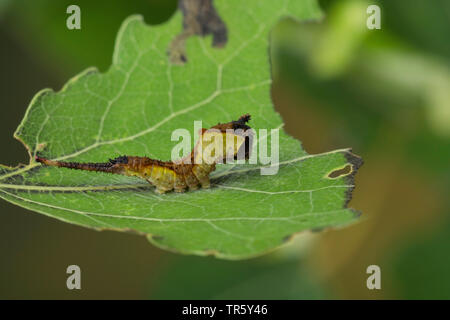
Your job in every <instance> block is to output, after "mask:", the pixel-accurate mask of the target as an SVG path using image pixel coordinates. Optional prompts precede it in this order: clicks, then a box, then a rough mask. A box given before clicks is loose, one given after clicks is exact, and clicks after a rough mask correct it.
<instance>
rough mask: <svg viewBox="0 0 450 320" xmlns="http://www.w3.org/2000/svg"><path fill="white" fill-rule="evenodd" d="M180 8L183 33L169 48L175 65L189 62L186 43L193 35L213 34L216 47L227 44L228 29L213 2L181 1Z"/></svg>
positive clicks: (200, 0) (208, 0)
mask: <svg viewBox="0 0 450 320" xmlns="http://www.w3.org/2000/svg"><path fill="white" fill-rule="evenodd" d="M178 8H179V9H180V10H181V12H182V13H183V32H181V33H180V34H179V35H177V36H176V37H175V38H174V39H173V40H172V42H171V44H170V48H169V59H170V62H171V63H173V64H183V63H186V62H187V56H186V50H185V42H186V39H188V38H189V37H191V36H193V35H200V36H206V35H209V34H212V36H213V43H212V45H213V46H214V47H219V48H220V47H223V46H225V44H226V43H227V27H226V25H225V23H224V22H223V20H222V19H221V18H220V16H219V14H218V13H217V11H216V9H215V7H214V5H213V2H212V0H179V2H178Z"/></svg>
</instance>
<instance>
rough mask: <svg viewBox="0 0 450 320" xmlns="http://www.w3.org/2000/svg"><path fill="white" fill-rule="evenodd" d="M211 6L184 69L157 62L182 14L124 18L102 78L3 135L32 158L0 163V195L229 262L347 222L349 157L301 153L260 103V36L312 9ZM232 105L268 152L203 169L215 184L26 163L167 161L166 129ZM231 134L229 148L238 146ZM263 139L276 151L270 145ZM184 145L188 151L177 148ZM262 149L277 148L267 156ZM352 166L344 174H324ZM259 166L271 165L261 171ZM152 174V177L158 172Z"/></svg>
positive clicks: (263, 93) (264, 39) (309, 4)
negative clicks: (163, 18)
mask: <svg viewBox="0 0 450 320" xmlns="http://www.w3.org/2000/svg"><path fill="white" fill-rule="evenodd" d="M192 1H193V0H192ZM198 3H200V2H198ZM205 3H206V2H205ZM185 5H186V6H188V5H189V4H188V2H186V3H185ZM214 8H215V9H214V10H215V11H214V12H215V14H216V15H217V17H219V16H220V19H219V20H217V19H216V18H211V19H212V21H216V22H214V23H215V24H216V27H214V23H212V24H211V22H208V21H210V20H211V19H209V18H208V19H206V18H202V19H203V20H202V19H200V20H198V21H199V22H198V23H200V24H201V25H209V27H208V28H204V29H202V28H200V29H196V30H197V32H195V33H193V32H192V31H191V32H190V33H192V35H195V36H189V37H187V38H184V40H183V41H181V42H179V44H182V45H181V47H180V48H182V49H180V51H178V52H179V53H180V52H181V53H183V56H184V57H185V58H186V57H187V58H188V60H189V61H188V63H181V64H179V65H174V63H173V62H171V60H170V55H172V54H174V52H171V54H170V55H169V57H168V55H167V50H168V48H172V47H171V44H172V43H173V41H174V39H175V40H176V35H179V34H180V32H181V29H182V28H183V26H182V25H183V19H184V18H185V16H186V15H184V16H183V12H182V10H183V9H182V10H178V12H177V13H175V14H174V16H173V17H172V18H171V19H170V20H169V21H167V22H166V23H164V24H161V25H153V26H148V25H146V24H145V23H144V21H143V18H142V17H141V16H131V17H129V18H127V19H126V20H125V21H124V22H123V24H122V27H121V28H120V30H119V32H118V35H117V40H116V43H115V49H114V53H113V61H112V65H111V67H110V68H109V69H108V71H106V72H105V73H100V72H98V71H97V70H95V69H93V68H91V69H88V70H86V71H85V72H83V73H81V74H79V75H77V76H76V77H74V78H72V79H71V80H70V81H69V82H68V83H67V84H66V85H65V86H64V87H63V88H62V89H61V90H60V91H57V92H55V91H53V90H49V89H47V90H42V91H40V92H39V93H38V94H36V96H35V97H34V98H33V99H32V101H31V103H30V105H29V107H28V109H27V112H26V114H25V116H24V119H23V121H22V122H21V124H20V125H19V127H18V128H17V130H16V132H15V134H14V136H15V138H17V139H19V140H20V141H21V142H23V144H24V145H25V146H26V148H27V150H28V152H29V155H30V162H29V164H28V165H26V166H22V167H16V168H9V167H4V166H1V165H0V197H1V198H2V199H4V200H6V201H9V202H11V203H13V204H16V205H18V206H21V207H23V208H26V209H28V210H31V211H35V212H38V213H41V214H44V215H47V216H49V217H52V218H55V219H58V220H61V221H64V222H67V223H72V224H76V225H79V226H83V227H88V228H94V229H96V230H105V229H108V230H116V231H130V230H133V231H134V232H136V233H138V234H145V235H146V236H147V238H148V239H149V241H150V242H152V243H153V244H155V245H157V246H158V247H160V248H164V249H167V250H171V251H175V252H181V253H186V254H197V255H206V254H213V255H215V256H216V257H220V258H226V259H245V258H249V257H254V256H257V255H261V254H263V253H266V252H268V251H272V250H274V249H275V248H278V247H279V246H281V245H283V244H284V241H283V239H290V237H289V236H290V235H293V234H297V233H299V232H305V231H307V230H321V229H323V228H330V227H340V226H344V225H348V224H350V223H352V222H354V221H355V220H356V215H355V211H354V210H353V209H350V208H347V202H348V201H349V199H350V195H351V191H352V190H353V188H354V182H353V177H354V175H355V173H356V170H357V169H358V159H359V158H357V157H356V156H354V155H353V154H352V153H351V152H350V149H340V150H333V151H328V152H324V153H322V154H314V155H313V154H308V153H307V152H306V151H305V150H304V149H303V148H302V146H301V143H300V142H299V141H298V140H296V139H294V138H293V137H291V136H289V135H288V134H287V133H286V132H284V130H282V128H283V121H282V119H281V116H280V115H279V114H278V113H277V112H276V111H275V110H274V108H273V103H272V100H271V95H270V93H271V84H272V78H271V69H270V57H269V53H270V51H269V50H268V48H269V44H270V37H269V33H270V32H271V30H272V29H273V26H274V25H275V24H276V23H277V22H278V21H280V19H282V18H284V17H294V18H296V19H299V20H310V19H318V18H320V17H322V14H321V11H320V8H319V6H318V4H317V1H316V0H302V1H298V0H284V1H261V0H246V1H242V0H215V1H214ZM186 10H187V11H189V9H186ZM191 11H192V10H191ZM200 11H201V10H200ZM206 11H208V10H206ZM206 11H205V12H206ZM200 15H204V14H200ZM210 16H211V17H213V16H214V14H210ZM192 17H194V18H195V19H197V18H198V14H194V15H193V16H192ZM195 19H194V21H196V20H195ZM219 21H223V25H222V26H220V25H221V22H219ZM185 23H188V20H186V21H185ZM225 24H226V27H225ZM185 28H186V26H185ZM93 32H95V31H93ZM207 33H209V34H212V38H213V41H212V42H213V46H214V44H216V46H217V45H219V46H220V44H222V46H221V48H220V50H217V49H216V48H215V47H211V46H210V42H211V41H210V39H209V38H206V37H202V36H201V35H204V34H207ZM187 34H189V32H188V33H187ZM214 34H216V36H215V35H214ZM197 35H199V36H197ZM214 37H216V40H214ZM221 39H222V40H221ZM225 42H226V45H225ZM175 47H176V46H175ZM175 49H176V50H178V49H177V48H175ZM175 53H176V52H175ZM179 61H181V60H179ZM181 62H183V61H181ZM243 109H245V112H248V113H249V114H252V115H253V116H254V118H252V120H251V127H252V130H255V132H257V133H258V136H257V139H256V138H255V140H254V141H255V144H254V145H255V146H260V145H266V146H268V147H267V150H262V148H257V149H258V150H256V148H253V149H254V150H253V151H254V152H255V154H252V157H250V160H252V158H253V156H255V155H256V154H258V157H257V159H258V160H257V161H256V162H255V163H253V162H252V161H248V163H245V164H243V165H236V164H227V165H222V166H219V165H218V166H217V168H216V170H215V171H214V172H211V174H210V175H209V178H210V179H211V181H212V183H213V184H214V186H215V187H214V188H211V189H209V190H208V192H185V193H176V192H170V193H167V194H164V195H159V194H154V193H153V192H149V190H148V189H149V188H148V185H149V184H148V183H147V182H146V181H145V180H143V181H139V180H140V179H139V178H136V177H129V176H125V175H122V174H116V175H107V174H100V173H99V174H94V173H93V172H89V171H75V170H65V169H60V168H58V167H54V166H45V165H41V164H40V163H38V162H36V161H35V156H39V157H41V158H43V159H51V161H56V162H64V161H67V162H72V161H73V162H75V163H78V164H80V165H83V164H85V165H86V164H88V163H89V162H90V161H92V162H100V164H96V165H94V169H98V168H101V169H102V170H103V169H104V170H110V168H111V167H114V166H116V167H119V166H125V164H126V165H127V166H130V164H132V163H133V159H130V158H132V157H128V156H126V157H119V158H115V159H113V160H111V161H107V162H105V163H101V161H102V160H103V159H108V157H111V155H124V154H125V155H134V156H138V157H143V156H148V157H150V158H153V159H169V158H171V154H170V151H171V149H170V148H168V145H170V142H169V141H170V140H169V137H170V133H171V132H172V133H173V132H174V131H175V130H177V129H179V128H185V127H186V123H190V122H191V121H192V122H193V121H195V120H198V119H202V122H204V123H206V124H207V125H205V127H208V128H209V127H211V126H212V125H213V124H215V123H217V122H218V121H220V120H221V119H232V118H233V115H238V114H241V113H242V110H243ZM232 125H233V122H231V123H228V126H232ZM245 125H246V124H245ZM217 126H218V127H219V133H217V132H211V133H206V132H203V131H202V133H204V134H203V135H202V137H204V138H206V137H209V138H216V137H217V138H219V137H220V126H225V127H226V126H227V124H219V125H217ZM187 131H188V132H189V134H191V135H192V134H193V133H194V132H193V130H187ZM318 134H320V133H318ZM275 136H276V137H277V138H276V139H274V137H275ZM236 138H237V143H238V144H242V145H245V144H247V143H246V141H245V139H242V138H241V139H238V138H239V137H237V136H236ZM272 141H277V142H278V144H277V145H278V147H279V148H276V149H274V148H272ZM191 150H192V149H191V146H189V147H187V148H186V152H187V153H188V152H191ZM200 150H201V149H200ZM272 150H279V154H277V158H276V159H275V158H274V160H273V161H270V160H271V159H272V157H271V156H272ZM262 151H263V152H262ZM264 151H265V152H264ZM256 152H258V153H256ZM269 154H270V155H269ZM247 156H248V155H247ZM261 156H262V157H261ZM176 157H177V156H175V158H176ZM175 158H173V157H172V159H175ZM255 158H256V157H255ZM94 159H95V160H94ZM263 159H269V161H263ZM138 162H139V161H138ZM134 163H136V161H135V160H134ZM349 164H350V165H352V166H353V168H352V172H350V173H347V172H344V174H342V175H339V176H337V177H335V178H330V177H327V175H328V174H329V173H330V172H333V171H335V170H338V169H341V168H344V167H345V166H346V165H349ZM268 166H270V167H272V166H274V167H277V168H279V171H277V173H276V174H275V175H272V176H264V175H261V172H262V170H263V169H266V168H267V167H268ZM155 167H157V168H159V171H160V170H161V167H162V165H161V166H159V165H157V166H155ZM87 168H89V166H88V167H87ZM141 180H142V179H141ZM197 180H198V179H197ZM157 184H158V183H157ZM200 185H201V182H200ZM160 186H161V187H164V186H163V185H160ZM173 186H175V185H174V184H173ZM186 186H187V187H189V185H188V184H187V183H186ZM163 189H164V188H163ZM175 191H176V190H175Z"/></svg>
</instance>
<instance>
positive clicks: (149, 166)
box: [36, 114, 251, 193]
mask: <svg viewBox="0 0 450 320" xmlns="http://www.w3.org/2000/svg"><path fill="white" fill-rule="evenodd" d="M248 121H250V115H249V114H245V115H243V116H241V117H240V118H239V120H237V121H231V122H228V123H223V124H221V123H219V124H217V125H215V126H213V127H211V128H210V129H209V130H207V129H201V132H200V136H199V141H198V142H197V144H196V145H195V147H194V149H193V150H192V152H191V153H190V154H189V155H188V156H187V157H185V158H182V159H179V160H177V161H160V160H155V159H150V158H147V157H133V156H120V157H117V158H115V159H110V160H109V162H104V163H79V162H64V161H53V160H49V159H45V158H41V157H39V156H36V161H37V162H40V163H42V164H44V165H47V166H54V167H61V168H70V169H77V170H86V171H97V172H107V173H114V174H121V175H126V176H137V177H140V178H143V179H145V180H147V181H148V182H149V183H150V184H151V185H154V186H155V187H156V192H158V193H165V192H167V191H171V190H174V191H175V192H184V191H185V190H186V188H189V189H190V190H195V189H198V187H199V185H200V186H201V187H202V188H209V187H210V182H209V174H210V173H211V172H212V171H214V170H215V169H216V164H217V163H219V162H220V163H223V162H226V161H227V160H228V159H229V155H232V157H233V158H234V159H237V156H238V154H239V155H241V154H242V153H243V154H244V157H245V159H246V160H247V159H248V158H249V154H250V150H251V145H250V144H251V139H249V133H250V131H249V132H247V130H249V129H251V128H250V127H249V126H248V125H247V124H246V123H247V122H248ZM227 139H228V140H227ZM217 141H221V143H222V145H221V146H223V147H221V148H213V147H214V146H215V145H214V144H215V143H217ZM227 141H232V145H231V146H229V143H228V142H227ZM242 148H244V149H242ZM211 150H212V151H211ZM206 155H207V157H206Z"/></svg>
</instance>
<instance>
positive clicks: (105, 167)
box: [35, 156, 128, 174]
mask: <svg viewBox="0 0 450 320" xmlns="http://www.w3.org/2000/svg"><path fill="white" fill-rule="evenodd" d="M35 159H36V161H37V162H40V163H42V164H44V165H46V166H52V167H60V168H69V169H76V170H86V171H97V172H107V173H117V174H121V173H123V169H124V166H123V164H127V163H128V157H118V158H116V159H113V160H109V162H103V163H101V162H100V163H80V162H64V161H54V160H49V159H45V158H41V157H38V156H36V158H35Z"/></svg>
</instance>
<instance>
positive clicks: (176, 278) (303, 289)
mask: <svg viewBox="0 0 450 320" xmlns="http://www.w3.org/2000/svg"><path fill="white" fill-rule="evenodd" d="M302 262H303V261H301V260H299V259H298V258H296V259H292V258H291V259H280V258H276V257H273V256H272V257H270V256H269V257H264V258H258V259H253V260H247V261H242V262H239V263H236V262H232V261H224V260H218V259H213V258H205V259H198V258H195V257H183V258H181V259H176V260H175V261H172V263H171V264H170V265H169V266H168V267H167V268H166V269H165V270H164V271H163V272H161V275H160V278H159V279H158V281H157V283H155V285H154V288H153V293H152V294H151V295H150V298H151V299H222V300H226V299H287V300H288V299H323V298H326V297H329V296H328V295H326V294H325V292H324V288H321V287H320V286H318V284H317V283H316V282H315V281H314V279H315V278H314V276H313V275H312V274H311V270H309V269H308V268H307V267H305V266H304V264H303V263H302Z"/></svg>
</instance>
